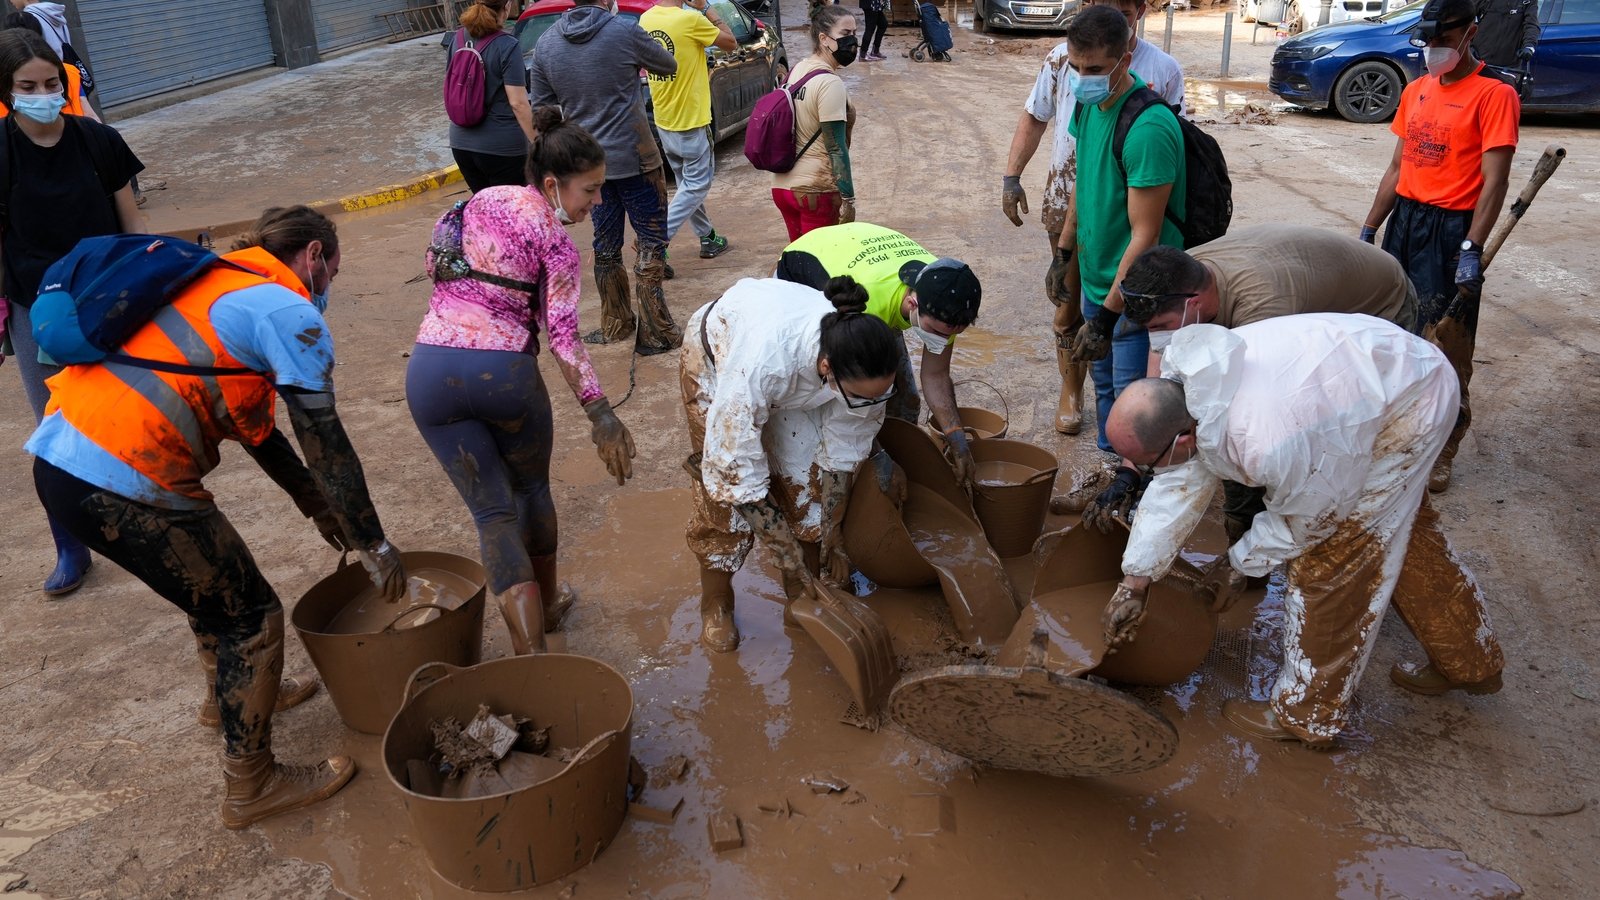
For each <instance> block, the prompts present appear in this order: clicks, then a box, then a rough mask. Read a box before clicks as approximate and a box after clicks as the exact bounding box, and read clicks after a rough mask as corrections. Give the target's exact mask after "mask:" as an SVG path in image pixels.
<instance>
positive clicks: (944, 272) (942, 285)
mask: <svg viewBox="0 0 1600 900" xmlns="http://www.w3.org/2000/svg"><path fill="white" fill-rule="evenodd" d="M900 281H901V282H902V283H904V284H905V285H906V286H908V287H910V288H911V290H913V291H915V292H916V294H917V308H918V309H921V310H922V311H923V312H925V313H927V314H928V315H930V316H933V317H934V318H935V319H938V320H939V321H941V322H943V323H945V324H946V325H970V324H972V323H973V322H974V321H975V320H977V318H978V305H979V304H980V303H981V302H982V301H983V285H981V284H979V283H978V276H976V275H974V274H972V269H970V268H968V266H967V264H966V263H964V262H962V261H961V260H959V259H951V258H949V257H943V258H941V259H936V260H934V261H933V262H931V263H929V262H923V261H922V260H912V261H911V262H908V263H906V264H905V265H903V266H901V267H900Z"/></svg>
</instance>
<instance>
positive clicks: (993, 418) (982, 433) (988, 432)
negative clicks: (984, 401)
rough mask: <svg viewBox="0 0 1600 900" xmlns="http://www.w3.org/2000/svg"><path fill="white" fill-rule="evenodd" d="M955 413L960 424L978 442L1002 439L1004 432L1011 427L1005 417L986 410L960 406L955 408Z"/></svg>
mask: <svg viewBox="0 0 1600 900" xmlns="http://www.w3.org/2000/svg"><path fill="white" fill-rule="evenodd" d="M956 412H957V413H958V414H959V415H960V416H961V424H962V425H963V426H965V427H966V428H967V429H968V431H969V433H970V434H971V435H972V436H973V437H975V438H977V439H978V440H990V439H992V438H1003V437H1005V436H1006V430H1007V429H1009V428H1010V427H1011V423H1009V422H1007V421H1006V417H1005V416H1003V415H1001V414H999V413H997V412H991V411H989V410H987V409H979V408H978V407H976V406H960V407H957V408H956Z"/></svg>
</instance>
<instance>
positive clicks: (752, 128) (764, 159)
mask: <svg viewBox="0 0 1600 900" xmlns="http://www.w3.org/2000/svg"><path fill="white" fill-rule="evenodd" d="M827 71H828V70H827V69H817V70H816V71H813V72H807V73H806V75H805V77H804V78H801V79H800V80H799V81H798V82H796V83H795V84H794V86H793V87H790V86H789V85H788V84H785V85H784V86H783V87H780V88H774V89H773V90H772V91H771V92H770V93H768V94H767V95H766V96H764V97H762V98H761V99H760V100H757V101H756V108H755V109H754V110H752V111H751V113H750V123H749V124H748V125H746V126H745V129H744V156H745V159H748V160H750V165H752V166H755V167H756V168H758V169H760V170H762V171H764V172H777V173H779V174H782V173H784V172H787V171H789V170H790V169H793V168H794V164H795V161H796V160H798V159H799V158H800V157H802V156H804V155H805V153H806V151H807V150H810V149H811V145H812V144H814V143H816V141H817V138H819V137H821V136H822V129H821V128H818V129H817V133H816V134H813V135H812V136H811V138H810V139H809V140H807V141H806V145H805V146H804V147H801V148H800V150H799V152H796V151H795V149H794V94H795V92H796V91H798V90H800V89H801V88H803V87H805V86H806V82H808V81H810V80H811V79H813V78H815V77H816V76H818V75H822V74H825V73H826V72H827Z"/></svg>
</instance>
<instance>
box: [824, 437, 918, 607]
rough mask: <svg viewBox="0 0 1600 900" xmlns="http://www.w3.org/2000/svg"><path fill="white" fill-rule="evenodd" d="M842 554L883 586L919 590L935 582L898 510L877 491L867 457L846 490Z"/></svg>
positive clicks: (870, 464)
mask: <svg viewBox="0 0 1600 900" xmlns="http://www.w3.org/2000/svg"><path fill="white" fill-rule="evenodd" d="M879 452H880V453H882V452H885V451H881V450H880V451H879ZM844 552H845V555H846V556H848V557H849V558H850V562H851V564H853V565H854V566H855V567H856V568H857V569H859V570H861V574H863V575H865V576H867V577H868V578H870V579H872V580H873V582H875V583H877V584H879V585H882V586H883V587H888V588H919V587H926V586H928V585H931V584H937V583H938V581H939V575H938V573H937V572H935V571H934V570H933V567H932V566H930V565H928V563H927V561H926V560H924V559H923V558H922V555H921V554H920V553H918V552H917V546H916V544H914V543H912V541H911V535H910V533H908V532H907V531H906V526H905V522H904V520H903V519H902V518H901V514H900V510H898V509H895V506H894V503H893V502H891V501H890V500H889V498H888V497H886V496H884V493H883V491H882V490H880V489H879V488H878V470H877V467H876V466H875V465H874V462H873V460H872V458H870V457H869V458H867V459H865V460H863V461H862V462H861V465H859V466H857V467H856V477H855V481H854V482H853V483H852V484H851V487H850V502H849V504H848V505H847V506H846V507H845V509H844Z"/></svg>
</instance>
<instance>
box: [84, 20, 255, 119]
mask: <svg viewBox="0 0 1600 900" xmlns="http://www.w3.org/2000/svg"><path fill="white" fill-rule="evenodd" d="M78 15H79V17H80V18H81V19H82V21H83V36H84V40H85V42H86V43H88V45H89V56H90V59H91V61H92V62H93V63H94V80H95V83H96V85H98V86H97V87H96V88H95V92H96V96H97V97H98V98H99V99H100V102H102V103H104V104H105V105H107V106H112V105H115V104H117V103H125V102H127V101H129V100H138V99H140V98H143V97H150V96H154V95H156V94H160V93H164V92H166V91H171V90H175V89H177V88H181V87H187V86H189V85H192V84H198V83H200V82H202V81H210V80H211V79H213V78H222V77H223V76H226V75H233V74H235V73H238V72H244V71H247V70H250V69H257V68H260V67H262V66H270V65H272V63H273V58H272V35H271V34H270V33H269V32H268V31H267V6H266V3H265V2H264V0H237V2H233V3H195V2H194V0H139V2H138V3H129V2H127V0H78Z"/></svg>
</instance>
